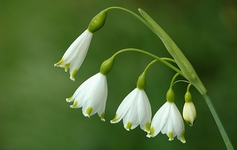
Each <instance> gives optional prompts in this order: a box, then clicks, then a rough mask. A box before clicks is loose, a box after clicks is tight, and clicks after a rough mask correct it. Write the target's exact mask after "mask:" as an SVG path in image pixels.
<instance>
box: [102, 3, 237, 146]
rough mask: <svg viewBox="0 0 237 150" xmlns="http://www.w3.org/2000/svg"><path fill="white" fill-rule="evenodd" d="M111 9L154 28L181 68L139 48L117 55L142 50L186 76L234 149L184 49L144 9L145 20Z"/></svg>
mask: <svg viewBox="0 0 237 150" xmlns="http://www.w3.org/2000/svg"><path fill="white" fill-rule="evenodd" d="M111 9H120V10H123V11H126V12H128V13H130V14H132V15H133V16H134V17H136V18H137V19H138V20H140V21H141V22H142V23H143V24H145V25H146V26H147V27H148V28H149V29H150V30H152V31H153V32H154V33H155V34H156V35H157V36H158V37H159V38H160V39H161V41H162V42H163V44H164V45H165V47H166V49H167V50H168V52H169V53H170V55H171V56H172V57H173V58H174V62H175V63H176V64H177V65H178V67H179V68H180V70H179V69H178V68H176V67H174V66H173V65H171V64H170V63H168V62H167V61H165V60H164V59H161V58H159V57H157V56H156V55H153V54H151V53H149V52H144V51H143V50H139V49H134V48H130V49H124V50H121V51H119V52H117V53H116V54H115V55H117V54H118V53H121V52H123V51H137V52H142V53H144V54H146V55H149V56H151V57H153V58H156V59H158V60H159V61H160V62H162V63H164V64H165V65H167V66H168V67H170V68H171V69H173V70H174V71H176V72H177V73H178V74H180V75H182V76H183V77H185V78H186V79H187V80H188V81H189V82H190V83H191V84H192V85H193V86H194V87H196V89H197V90H198V91H199V92H200V94H201V95H202V96H203V98H204V99H205V101H206V103H207V105H208V107H209V109H210V111H211V113H212V116H213V118H214V120H215V122H216V124H217V126H218V129H219V131H220V133H221V136H222V138H223V140H224V142H225V145H226V148H227V149H228V150H234V147H233V146H232V144H231V141H230V140H229V137H228V135H227V133H226V131H225V129H224V127H223V125H222V123H221V121H220V119H219V117H218V115H217V113H216V111H215V109H214V106H213V104H212V102H211V99H210V97H209V96H208V94H207V90H206V88H205V86H204V85H203V83H202V82H201V80H200V79H199V77H198V75H197V73H196V71H195V70H194V68H193V66H192V65H191V63H190V62H189V61H188V59H187V58H186V57H185V55H184V54H183V53H182V51H181V50H180V49H179V48H178V46H177V45H176V44H175V43H174V41H173V40H172V39H171V38H170V37H169V35H168V34H167V33H166V32H165V31H164V30H163V29H162V28H161V27H160V26H159V25H158V24H157V23H156V22H155V21H154V20H153V19H152V18H151V17H150V16H149V15H148V14H147V13H146V12H145V11H143V10H142V9H138V10H139V12H140V14H141V15H142V17H143V18H144V19H145V20H144V19H143V18H141V17H140V16H138V15H137V14H135V13H134V12H132V11H130V10H127V9H125V8H121V7H109V8H107V9H106V10H111ZM178 74H176V75H178ZM176 75H175V78H176Z"/></svg>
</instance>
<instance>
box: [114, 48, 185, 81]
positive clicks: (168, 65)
mask: <svg viewBox="0 0 237 150" xmlns="http://www.w3.org/2000/svg"><path fill="white" fill-rule="evenodd" d="M128 51H133V52H139V53H143V54H146V55H148V56H151V57H153V58H155V59H157V60H158V61H160V62H162V63H163V64H164V65H166V66H167V67H169V68H171V69H173V70H174V71H175V72H177V73H179V74H180V75H182V76H183V73H182V72H181V71H180V70H179V69H178V68H176V67H175V66H173V65H172V64H170V63H169V62H168V61H171V62H174V63H175V61H174V60H173V59H170V58H160V57H158V56H156V55H154V54H152V53H149V52H147V51H144V50H141V49H137V48H125V49H122V50H119V51H117V52H116V53H115V54H114V55H113V56H112V57H115V56H116V55H118V54H120V53H123V52H128Z"/></svg>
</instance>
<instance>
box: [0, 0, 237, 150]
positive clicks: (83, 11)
mask: <svg viewBox="0 0 237 150" xmlns="http://www.w3.org/2000/svg"><path fill="white" fill-rule="evenodd" d="M109 6H122V7H125V8H128V9H130V10H132V11H134V12H137V8H143V9H144V10H145V11H146V12H147V13H148V14H150V16H152V17H153V18H154V19H155V20H156V21H157V22H158V23H159V24H160V25H161V27H162V28H163V29H164V30H165V31H166V32H167V33H168V34H169V35H170V36H171V37H172V38H173V40H174V41H175V42H176V44H177V45H178V46H179V47H180V49H181V50H182V51H183V52H184V54H185V55H186V56H187V57H188V59H189V60H190V62H191V63H192V64H193V66H194V68H195V69H196V71H197V73H198V74H199V76H200V78H201V80H202V81H203V83H204V85H205V86H206V88H207V89H208V92H209V95H210V97H211V98H212V100H213V104H214V106H215V107H216V110H217V111H218V114H219V116H220V118H221V120H222V122H223V124H224V126H225V128H226V131H227V133H228V135H229V137H230V139H231V141H232V143H233V146H234V147H237V144H236V143H237V118H236V113H237V92H236V89H237V78H236V75H237V49H236V47H237V9H236V1H235V0H208V1H207V0H180V1H176V0H162V1H159V0H130V1H125V0H21V1H16V0H1V1H0V68H1V72H0V149H1V150H32V149H47V150H53V149H57V150H65V149H70V150H101V149H103V150H121V149H123V150H128V149H130V150H131V149H136V150H138V149H139V150H140V149H141V150H144V149H146V150H154V149H182V150H190V149H192V150H200V149H202V150H208V149H218V150H219V149H225V145H224V143H223V140H222V138H221V136H220V133H219V131H218V129H217V127H216V124H215V122H214V120H213V118H212V116H211V114H210V111H209V109H208V108H207V105H206V103H205V101H204V100H203V98H202V96H201V95H200V94H199V93H198V92H197V91H196V90H195V89H194V88H191V92H192V94H193V101H194V103H195V105H196V108H197V113H198V114H197V115H198V116H197V120H196V122H195V124H194V126H193V127H189V126H188V125H187V124H185V129H186V134H185V136H186V140H187V143H186V144H182V143H181V142H180V141H179V140H177V138H175V140H174V141H172V142H169V141H168V138H167V136H166V135H161V134H159V135H158V136H156V137H155V138H152V139H148V138H146V134H145V132H143V131H142V130H141V129H140V128H139V127H137V128H136V129H135V130H132V131H130V132H128V131H126V130H125V129H124V128H123V124H122V122H120V123H118V124H110V122H109V121H110V120H111V119H112V118H113V117H114V115H115V112H116V109H117V107H118V105H119V104H120V103H121V101H122V100H123V98H124V97H125V96H126V95H127V94H128V93H129V92H130V91H132V90H133V89H134V88H135V86H136V80H137V77H138V76H139V74H140V73H141V72H142V71H143V69H144V68H145V67H146V65H147V64H148V63H149V62H150V61H151V60H152V59H151V58H149V57H148V56H145V55H142V54H136V53H123V54H121V55H119V56H118V57H117V58H116V62H115V66H114V68H113V70H112V71H111V73H110V74H109V75H108V86H109V96H108V101H107V107H106V114H105V119H106V121H105V122H102V121H100V119H99V118H98V116H97V115H94V116H92V117H91V118H90V119H88V118H85V117H84V116H83V114H82V113H81V109H71V108H69V105H70V104H68V103H66V101H65V98H66V97H69V96H71V95H72V94H73V92H74V91H75V90H76V88H77V87H78V86H79V85H80V84H81V83H82V82H83V81H85V80H86V79H87V78H89V77H90V76H92V75H93V74H95V73H97V72H98V71H99V67H100V64H101V63H102V62H103V61H104V60H105V59H107V58H108V57H110V56H111V55H112V54H113V53H115V52H116V51H118V50H120V49H122V48H126V47H137V48H141V49H145V50H147V51H149V52H152V53H154V54H156V55H158V56H160V57H170V55H169V54H168V53H167V51H166V49H165V48H164V46H163V44H162V43H161V41H160V40H159V39H158V38H157V37H156V36H155V35H154V34H153V33H152V32H151V31H149V30H148V29H147V28H146V27H145V26H144V25H143V24H142V23H141V22H139V21H138V20H137V19H135V18H134V17H132V16H131V15H130V14H127V13H125V12H122V11H119V10H112V11H110V12H109V14H108V17H107V21H106V24H105V26H104V27H103V28H102V29H101V30H100V31H98V32H97V33H96V34H95V35H94V37H93V40H92V43H91V46H90V49H89V52H88V55H87V57H86V59H85V61H84V63H83V65H82V67H81V68H80V70H79V71H78V73H77V75H76V81H75V82H72V81H71V80H70V79H69V74H68V73H65V72H64V70H63V69H61V68H55V67H53V64H54V63H56V62H57V61H59V59H61V57H62V55H63V53H64V52H65V50H66V49H67V48H68V46H69V45H70V44H71V43H72V42H73V41H74V40H75V39H76V38H77V37H78V36H79V35H80V34H81V33H82V32H83V31H84V30H85V29H86V28H87V25H88V23H89V22H90V20H91V18H92V17H93V16H94V15H96V14H97V13H98V12H99V11H101V10H102V9H104V8H106V7H109ZM173 75H174V72H173V71H172V70H170V69H168V68H167V67H165V66H164V65H163V64H160V63H157V64H155V65H154V66H152V67H151V68H150V70H149V71H148V74H147V85H146V92H147V95H148V97H149V99H150V102H151V105H152V113H153V114H154V113H155V112H156V111H157V110H158V109H159V107H160V106H161V105H162V104H163V103H164V102H165V93H166V91H167V89H168V87H169V83H170V80H171V78H172V76H173ZM186 86H187V85H186V84H185V83H179V84H176V85H175V86H174V90H175V93H176V105H177V107H178V108H179V110H180V111H182V107H183V104H184V99H183V96H184V93H185V89H186Z"/></svg>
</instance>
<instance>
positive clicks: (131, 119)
mask: <svg viewBox="0 0 237 150" xmlns="http://www.w3.org/2000/svg"><path fill="white" fill-rule="evenodd" d="M121 119H123V124H124V128H125V129H126V130H128V131H129V130H131V129H134V128H136V127H137V126H138V125H140V127H141V129H142V130H144V131H146V132H149V129H150V122H151V106H150V102H149V100H148V97H147V95H146V93H145V91H144V90H141V89H138V88H135V89H134V90H133V91H132V92H130V93H129V94H128V95H127V96H126V97H125V98H124V100H123V101H122V103H121V104H120V105H119V107H118V109H117V112H116V115H115V118H114V119H113V120H111V121H110V122H111V123H117V122H119V121H120V120H121Z"/></svg>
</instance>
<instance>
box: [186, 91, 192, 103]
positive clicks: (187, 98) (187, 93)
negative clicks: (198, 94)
mask: <svg viewBox="0 0 237 150" xmlns="http://www.w3.org/2000/svg"><path fill="white" fill-rule="evenodd" d="M184 99H185V102H192V94H191V93H190V92H189V91H187V92H186V93H185V95H184Z"/></svg>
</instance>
